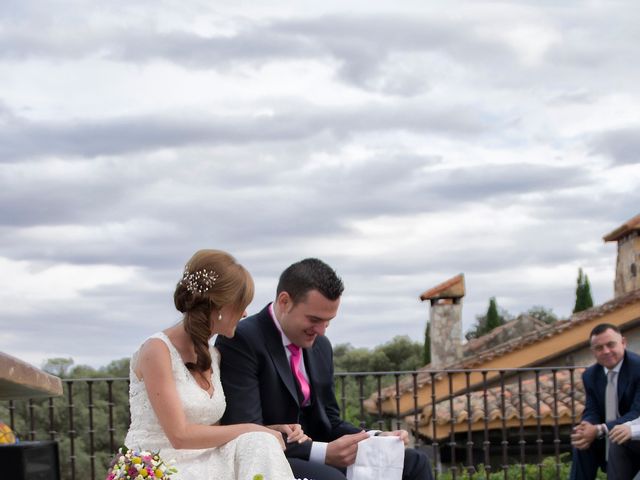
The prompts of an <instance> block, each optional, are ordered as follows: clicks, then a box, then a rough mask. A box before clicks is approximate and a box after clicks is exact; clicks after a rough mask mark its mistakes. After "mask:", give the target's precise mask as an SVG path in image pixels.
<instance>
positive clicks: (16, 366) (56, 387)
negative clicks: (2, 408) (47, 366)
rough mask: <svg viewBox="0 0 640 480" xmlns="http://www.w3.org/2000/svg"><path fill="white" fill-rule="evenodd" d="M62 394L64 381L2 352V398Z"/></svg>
mask: <svg viewBox="0 0 640 480" xmlns="http://www.w3.org/2000/svg"><path fill="white" fill-rule="evenodd" d="M58 395H62V381H61V380H60V379H59V378H58V377H55V376H53V375H50V374H48V373H46V372H43V371H42V370H40V369H39V368H36V367H34V366H33V365H30V364H28V363H26V362H23V361H22V360H19V359H17V358H15V357H12V356H11V355H7V354H6V353H2V352H0V400H15V399H20V398H34V397H55V396H58Z"/></svg>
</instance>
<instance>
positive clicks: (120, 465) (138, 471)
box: [105, 446, 178, 480]
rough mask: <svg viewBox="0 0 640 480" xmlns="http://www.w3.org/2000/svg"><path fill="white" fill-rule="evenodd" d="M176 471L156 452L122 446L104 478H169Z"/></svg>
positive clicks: (168, 479)
mask: <svg viewBox="0 0 640 480" xmlns="http://www.w3.org/2000/svg"><path fill="white" fill-rule="evenodd" d="M177 471H178V470H177V469H176V468H175V467H172V466H170V465H168V464H167V463H165V461H164V460H162V459H161V458H160V455H158V452H156V453H152V452H146V451H140V452H139V451H136V450H130V449H128V448H127V447H125V446H122V447H120V448H119V449H118V454H117V455H116V456H115V458H114V459H113V460H112V461H111V464H110V465H109V471H108V472H107V477H106V478H105V480H155V479H163V480H170V479H171V475H173V474H174V473H176V472H177Z"/></svg>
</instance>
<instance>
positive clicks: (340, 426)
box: [316, 337, 362, 441]
mask: <svg viewBox="0 0 640 480" xmlns="http://www.w3.org/2000/svg"><path fill="white" fill-rule="evenodd" d="M316 342H322V344H323V348H322V350H321V351H322V363H323V364H324V365H325V366H326V368H327V371H328V374H327V375H326V377H325V380H326V383H325V384H324V388H323V389H322V391H321V392H320V396H321V398H322V404H323V406H324V413H325V414H326V416H327V418H328V420H329V424H330V425H331V432H330V441H331V440H336V439H338V438H340V437H341V436H343V435H348V434H351V433H358V432H361V431H362V428H358V427H356V426H355V425H352V424H351V423H349V422H346V421H344V420H342V419H341V416H340V407H339V406H338V401H337V400H336V392H335V384H334V376H333V374H334V368H333V349H332V348H331V344H330V342H329V340H328V339H327V338H326V337H321V338H318V339H316Z"/></svg>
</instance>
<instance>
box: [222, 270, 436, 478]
mask: <svg viewBox="0 0 640 480" xmlns="http://www.w3.org/2000/svg"><path fill="white" fill-rule="evenodd" d="M343 289H344V287H343V284H342V281H341V280H340V278H339V277H338V276H337V275H336V273H335V272H334V271H333V269H332V268H331V267H329V266H328V265H327V264H326V263H324V262H322V261H321V260H318V259H315V258H309V259H306V260H302V261H300V262H297V263H294V264H293V265H291V266H290V267H289V268H287V269H286V270H285V271H284V272H283V273H282V275H281V276H280V280H279V282H278V287H277V292H276V299H275V301H274V302H273V303H270V304H269V305H267V306H266V307H265V308H264V309H263V310H262V311H261V312H260V313H258V314H256V315H252V316H250V317H247V318H246V319H244V320H243V321H241V322H240V323H239V324H238V328H237V330H236V333H235V336H234V337H233V338H231V339H229V338H223V337H218V339H217V340H216V346H217V347H218V349H219V350H220V352H221V354H222V355H221V357H222V361H221V366H220V370H221V378H222V383H223V385H224V391H225V395H226V397H227V409H226V412H225V414H224V417H223V418H222V422H223V423H228V424H233V423H243V422H250V423H258V424H263V425H279V426H283V427H285V428H287V426H288V425H291V424H301V425H302V428H303V429H304V433H305V434H306V435H308V436H309V437H310V438H311V439H312V440H308V441H304V442H302V443H297V442H292V443H288V444H287V449H286V452H285V453H286V455H287V458H288V459H289V463H290V464H291V468H292V470H293V473H294V475H295V476H296V477H299V478H304V477H307V478H314V479H321V480H344V479H345V474H344V471H345V469H346V467H347V466H349V465H351V464H353V463H354V461H355V458H356V453H357V449H358V442H360V441H362V440H364V439H366V438H368V437H369V435H371V434H379V435H394V436H397V437H399V438H400V439H401V440H402V441H404V443H405V445H406V444H407V443H408V440H409V436H408V433H407V432H406V431H404V430H398V431H395V432H364V431H362V429H360V428H357V427H355V426H354V425H352V424H350V423H348V422H345V421H343V420H341V419H340V410H339V407H338V402H337V401H336V397H335V392H334V386H333V350H332V348H331V343H330V342H329V340H328V339H327V338H326V337H325V336H324V333H325V330H326V328H327V327H328V326H329V322H330V321H331V320H332V319H333V318H334V317H335V316H336V315H337V313H338V307H339V305H340V298H341V295H342V291H343ZM431 478H432V472H431V466H430V464H429V460H428V458H427V456H426V455H425V454H424V452H421V451H418V450H415V449H406V450H405V459H404V469H403V479H405V480H427V479H431Z"/></svg>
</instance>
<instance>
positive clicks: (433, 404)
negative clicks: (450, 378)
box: [429, 371, 440, 480]
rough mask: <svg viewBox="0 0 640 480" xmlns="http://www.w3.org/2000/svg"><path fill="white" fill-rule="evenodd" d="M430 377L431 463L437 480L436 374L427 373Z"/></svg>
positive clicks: (438, 444)
mask: <svg viewBox="0 0 640 480" xmlns="http://www.w3.org/2000/svg"><path fill="white" fill-rule="evenodd" d="M429 376H430V377H431V425H432V427H433V434H432V436H431V438H432V439H433V442H432V443H431V447H432V448H433V463H434V470H435V474H436V480H438V474H439V473H440V443H439V442H438V423H437V417H436V374H435V372H433V371H431V372H429Z"/></svg>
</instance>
